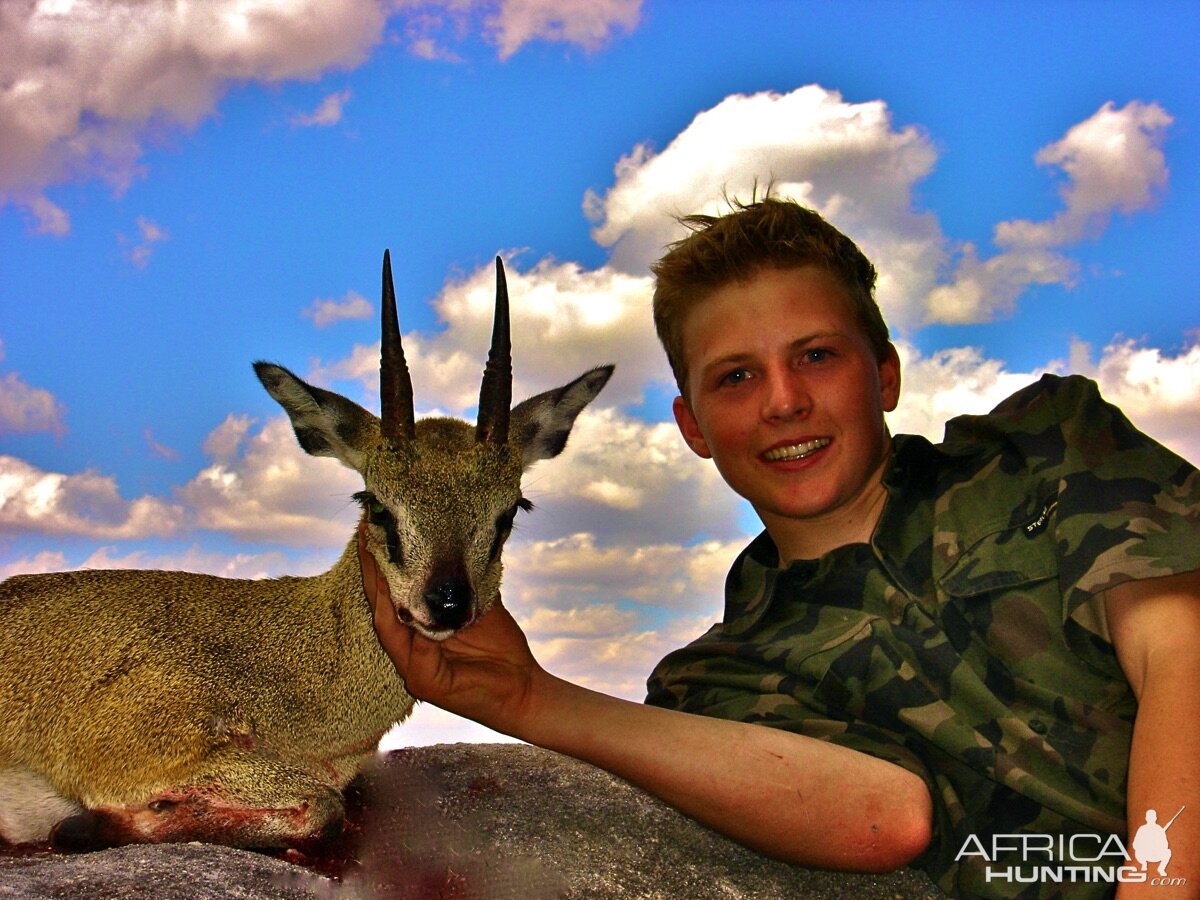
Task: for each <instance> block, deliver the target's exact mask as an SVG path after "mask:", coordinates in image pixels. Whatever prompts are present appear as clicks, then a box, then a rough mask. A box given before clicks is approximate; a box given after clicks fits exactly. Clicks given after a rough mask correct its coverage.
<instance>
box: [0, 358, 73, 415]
mask: <svg viewBox="0 0 1200 900" xmlns="http://www.w3.org/2000/svg"><path fill="white" fill-rule="evenodd" d="M3 359H4V345H3V344H2V343H0V360H3ZM65 415H66V410H65V408H64V407H63V405H62V403H60V402H59V401H58V399H57V398H55V396H54V395H53V394H52V393H50V391H48V390H46V389H45V388H36V387H32V386H30V385H29V384H27V383H26V382H25V380H24V379H23V378H21V376H20V375H18V374H17V373H16V372H5V373H3V374H0V435H3V434H32V433H35V432H41V431H47V432H49V433H51V434H53V435H55V436H56V437H62V436H63V435H64V434H66V431H67V427H66V425H65V424H64V422H63V418H64V416H65Z"/></svg>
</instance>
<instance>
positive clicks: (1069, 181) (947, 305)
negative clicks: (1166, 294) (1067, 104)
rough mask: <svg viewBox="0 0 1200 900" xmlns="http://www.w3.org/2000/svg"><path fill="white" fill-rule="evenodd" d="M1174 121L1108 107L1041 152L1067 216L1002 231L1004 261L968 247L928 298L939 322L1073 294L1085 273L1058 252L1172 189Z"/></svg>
mask: <svg viewBox="0 0 1200 900" xmlns="http://www.w3.org/2000/svg"><path fill="white" fill-rule="evenodd" d="M1171 122H1172V119H1171V117H1170V116H1169V115H1168V114H1167V112H1166V110H1164V109H1163V108H1162V107H1161V106H1159V105H1158V104H1156V103H1149V104H1147V103H1141V102H1139V101H1136V100H1135V101H1131V102H1130V103H1127V104H1126V105H1125V106H1123V107H1122V108H1120V109H1116V108H1115V107H1114V105H1113V104H1112V103H1111V102H1110V103H1106V104H1104V105H1103V106H1102V107H1101V108H1100V109H1099V110H1098V111H1097V112H1096V113H1094V114H1093V115H1092V116H1090V117H1089V118H1087V119H1086V120H1084V121H1083V122H1080V123H1079V124H1077V125H1074V126H1072V127H1071V128H1070V129H1068V131H1067V133H1066V135H1065V136H1064V137H1063V138H1062V139H1061V140H1059V141H1056V142H1054V143H1052V144H1049V145H1047V146H1045V147H1043V148H1042V149H1041V150H1039V151H1038V153H1037V155H1036V156H1035V157H1034V159H1035V161H1036V162H1037V163H1038V165H1041V166H1047V167H1052V168H1057V169H1061V170H1062V172H1063V173H1064V174H1065V175H1066V181H1065V182H1064V183H1063V184H1062V185H1061V186H1060V189H1059V195H1060V196H1061V198H1062V201H1063V208H1062V210H1061V211H1059V212H1058V213H1057V214H1056V215H1055V216H1054V217H1053V218H1051V219H1049V220H1046V221H1044V222H1031V221H1029V220H1026V219H1016V220H1013V221H1009V222H1001V223H999V224H998V225H997V226H996V229H995V235H994V241H995V243H996V245H997V246H999V247H1001V248H1002V250H1001V252H1000V253H998V254H996V255H995V256H992V257H991V258H989V259H987V260H985V261H983V262H980V260H979V258H978V253H977V251H976V249H975V247H974V246H972V245H969V244H968V245H964V246H963V247H962V248H961V250H960V253H959V258H958V261H957V265H956V267H955V270H954V273H953V275H952V277H951V278H950V280H949V281H948V283H946V284H943V285H940V286H939V287H937V288H936V289H934V291H933V292H932V293H931V294H930V296H929V302H928V309H929V318H930V320H931V321H935V322H959V323H963V322H985V321H988V320H990V319H992V318H995V317H996V316H997V315H1005V314H1007V313H1010V312H1012V310H1013V308H1014V306H1015V305H1016V301H1017V299H1018V297H1019V296H1020V295H1021V293H1023V292H1024V290H1025V289H1026V288H1027V287H1029V286H1030V285H1034V284H1062V285H1066V286H1068V287H1069V286H1071V285H1072V284H1074V283H1075V281H1076V280H1077V271H1078V266H1077V265H1076V263H1075V262H1074V261H1073V260H1071V259H1069V258H1067V257H1065V256H1063V255H1062V253H1061V252H1059V251H1058V250H1057V249H1056V248H1060V247H1063V246H1067V245H1070V244H1075V243H1078V242H1079V241H1080V240H1083V239H1085V238H1095V237H1098V236H1099V235H1100V234H1101V233H1102V232H1103V231H1104V229H1105V228H1106V227H1107V226H1108V223H1109V220H1110V219H1111V217H1112V214H1113V213H1114V212H1121V213H1124V214H1126V215H1129V214H1132V213H1135V212H1137V211H1139V210H1142V209H1145V208H1146V207H1148V206H1150V205H1151V204H1152V203H1153V201H1154V199H1155V198H1156V196H1157V195H1158V194H1159V193H1160V192H1161V191H1162V190H1163V188H1164V187H1165V186H1166V183H1167V165H1166V159H1165V157H1164V155H1163V152H1162V144H1163V141H1164V140H1165V138H1166V131H1167V127H1168V126H1169V125H1170V124H1171Z"/></svg>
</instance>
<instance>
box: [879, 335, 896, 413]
mask: <svg viewBox="0 0 1200 900" xmlns="http://www.w3.org/2000/svg"><path fill="white" fill-rule="evenodd" d="M879 388H880V392H881V400H882V401H883V411H884V412H893V411H894V410H895V409H896V407H897V406H898V405H899V403H900V354H899V353H897V352H896V346H895V344H890V343H889V344H888V349H887V355H886V356H884V358H883V360H882V361H881V362H880V363H879Z"/></svg>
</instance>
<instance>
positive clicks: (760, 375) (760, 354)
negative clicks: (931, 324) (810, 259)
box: [674, 266, 900, 561]
mask: <svg viewBox="0 0 1200 900" xmlns="http://www.w3.org/2000/svg"><path fill="white" fill-rule="evenodd" d="M683 347H684V353H685V356H686V361H687V366H688V376H687V379H688V380H687V384H686V386H685V387H686V399H685V398H683V397H680V398H677V399H676V401H675V408H674V411H675V418H676V421H677V422H678V424H679V428H680V431H681V432H682V433H683V436H684V438H685V440H687V442H688V445H689V446H690V447H691V448H692V450H693V451H695V452H696V453H697V454H699V455H700V456H703V457H705V458H711V459H712V460H713V461H714V462H715V463H716V465H717V468H718V470H719V471H720V472H721V475H722V477H724V478H725V480H726V481H727V482H728V483H729V485H730V486H731V487H732V488H733V489H734V490H735V491H737V492H738V493H739V494H741V495H742V496H743V497H745V498H746V499H747V500H749V501H750V503H751V505H753V507H754V509H755V511H756V512H757V513H758V514H759V516H760V517H761V518H762V520H763V523H764V524H765V525H766V527H767V530H768V532H769V533H770V534H771V537H772V538H773V539H774V540H775V543H776V545H777V546H778V548H779V551H780V555H781V561H785V560H787V559H792V558H797V556H798V555H805V556H808V555H820V553H822V552H825V550H826V549H832V547H834V546H838V545H840V544H843V543H848V542H851V541H859V540H867V539H868V538H869V537H870V532H871V530H872V529H873V528H874V524H875V521H876V520H877V519H878V515H879V512H880V510H881V509H882V506H883V500H884V498H885V496H886V494H885V492H884V489H883V486H882V484H881V482H880V474H881V471H882V466H883V462H884V460H885V459H886V458H887V454H888V451H889V449H890V446H891V438H890V436H889V435H888V431H887V427H886V425H885V423H884V419H883V414H884V412H885V411H890V410H892V409H895V407H896V402H897V400H898V398H899V392H900V363H899V360H898V358H897V357H896V353H895V350H894V348H891V347H890V345H889V351H888V354H887V355H886V356H885V358H884V359H883V361H882V362H881V361H879V360H877V359H876V357H875V354H874V353H873V352H872V349H871V346H870V344H869V342H868V340H867V338H866V336H865V335H864V334H863V332H862V328H861V327H860V326H859V324H858V322H857V321H856V320H855V317H854V314H853V312H852V309H851V306H850V301H849V299H848V298H847V296H846V292H845V289H844V288H843V287H842V286H841V284H840V283H839V282H838V281H837V279H836V278H835V277H834V276H833V275H831V274H830V273H829V272H827V271H825V270H824V269H821V268H818V267H815V266H804V267H802V268H798V269H786V270H783V269H764V270H763V271H762V272H760V273H759V274H757V275H756V276H754V277H753V278H752V279H751V280H750V281H747V282H735V283H733V284H729V285H726V286H724V287H722V288H719V289H718V290H717V291H715V292H714V293H713V294H712V296H710V297H709V298H708V299H706V300H704V301H702V302H700V303H698V304H697V305H696V306H695V308H693V309H692V310H691V311H690V312H689V313H688V316H687V319H686V320H685V321H684V325H683ZM826 544H828V546H825V545H826Z"/></svg>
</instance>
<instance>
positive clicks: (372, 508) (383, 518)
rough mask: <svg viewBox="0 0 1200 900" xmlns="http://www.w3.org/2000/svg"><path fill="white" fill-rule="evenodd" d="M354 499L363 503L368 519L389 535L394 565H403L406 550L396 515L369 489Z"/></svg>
mask: <svg viewBox="0 0 1200 900" xmlns="http://www.w3.org/2000/svg"><path fill="white" fill-rule="evenodd" d="M354 499H355V500H357V501H358V502H359V503H361V504H362V507H363V509H364V510H366V512H367V520H368V521H369V522H370V523H371V524H372V525H376V526H378V527H379V528H382V529H383V533H384V534H385V535H386V536H387V550H388V559H390V560H391V562H392V565H395V566H403V565H404V551H403V549H402V548H401V546H400V532H399V529H397V527H396V517H395V516H393V515H392V514H391V513H390V512H389V511H388V508H387V507H386V506H384V505H383V504H382V503H380V502H379V499H378V498H377V497H376V496H375V495H374V494H372V493H370V492H369V491H360V492H359V493H357V494H355V495H354Z"/></svg>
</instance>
